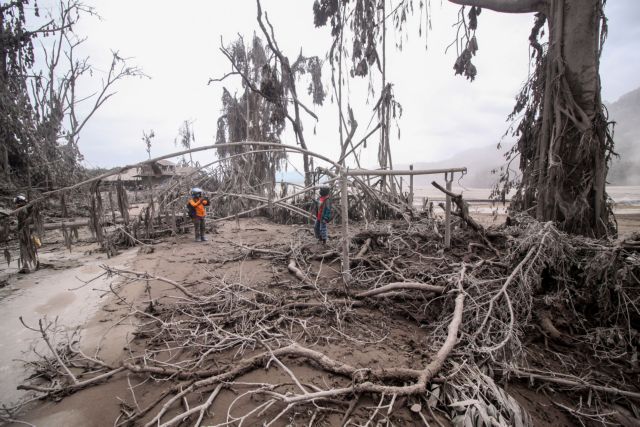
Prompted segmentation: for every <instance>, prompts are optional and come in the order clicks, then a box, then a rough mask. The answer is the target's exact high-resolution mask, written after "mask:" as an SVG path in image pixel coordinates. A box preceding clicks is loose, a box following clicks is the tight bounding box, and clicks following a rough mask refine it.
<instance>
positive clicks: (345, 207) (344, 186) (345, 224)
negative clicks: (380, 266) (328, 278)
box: [340, 171, 351, 286]
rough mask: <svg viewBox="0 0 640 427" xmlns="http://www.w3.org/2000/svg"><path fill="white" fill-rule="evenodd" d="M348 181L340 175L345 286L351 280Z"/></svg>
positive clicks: (342, 174) (344, 175)
mask: <svg viewBox="0 0 640 427" xmlns="http://www.w3.org/2000/svg"><path fill="white" fill-rule="evenodd" d="M348 191H349V190H348V180H347V174H346V173H345V171H342V172H341V173H340V197H341V200H340V204H341V208H342V279H343V280H344V283H345V286H348V283H349V281H350V280H351V277H350V276H351V274H350V271H349V240H350V239H349V196H348V193H347V192H348Z"/></svg>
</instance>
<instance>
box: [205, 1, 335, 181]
mask: <svg viewBox="0 0 640 427" xmlns="http://www.w3.org/2000/svg"><path fill="white" fill-rule="evenodd" d="M256 3H257V10H258V14H257V21H258V24H259V26H260V29H261V30H262V35H263V37H264V41H263V39H261V38H260V37H258V36H257V35H254V37H253V38H252V41H251V44H250V45H249V46H248V47H247V46H245V41H244V39H243V38H242V37H240V38H239V39H238V40H236V41H235V42H233V43H231V44H230V45H229V46H221V48H220V50H221V52H222V53H223V54H224V55H225V56H226V57H227V59H228V60H229V62H230V63H231V66H232V71H231V72H230V73H228V74H226V75H225V76H223V77H222V78H219V79H211V80H210V81H209V83H211V82H216V81H222V80H224V79H226V78H228V77H230V76H240V77H241V80H242V89H243V92H242V94H241V95H240V97H238V96H237V95H232V94H231V92H230V91H229V90H228V89H226V88H224V89H223V95H222V115H221V117H220V118H219V119H218V133H217V137H216V142H217V143H225V142H238V141H245V140H246V141H266V142H280V137H281V135H282V132H283V131H284V130H285V127H286V124H287V123H290V124H291V127H292V131H293V134H294V136H295V138H296V142H297V143H298V144H299V145H300V146H301V147H302V148H303V149H307V144H306V139H305V134H304V128H303V124H302V117H301V116H302V111H304V112H306V113H307V114H308V115H309V116H311V117H312V118H313V119H314V120H317V119H318V117H317V116H316V114H315V113H313V111H311V109H309V108H308V107H307V106H306V105H305V104H304V103H303V102H302V101H301V99H300V94H299V91H298V87H297V85H298V84H299V83H300V81H301V79H302V77H303V76H304V75H308V86H307V94H308V95H310V96H311V99H312V102H313V104H315V105H322V103H323V101H324V98H325V92H324V88H323V85H322V61H321V60H320V59H319V58H318V57H317V56H311V57H306V56H304V55H303V54H302V52H300V54H299V55H298V57H297V59H296V60H295V61H294V62H293V63H292V62H291V61H290V60H289V58H288V57H287V56H286V55H285V54H284V53H283V52H282V50H281V49H280V47H279V45H278V42H277V40H276V37H275V31H274V29H273V26H272V25H271V23H270V22H269V19H268V17H267V15H266V13H265V14H263V12H262V7H261V5H260V2H259V1H257V2H256ZM267 26H268V27H269V29H267ZM291 109H293V112H292V111H291ZM247 150H251V148H246V147H234V148H232V149H229V148H221V149H220V150H219V154H220V155H222V156H229V155H232V154H239V153H240V152H243V151H247ZM253 151H261V150H259V149H253ZM262 151H263V150H262ZM237 159H239V160H237V162H240V164H243V163H247V164H245V165H244V167H245V169H244V170H245V171H250V173H245V174H244V179H250V180H251V181H255V182H259V183H264V182H270V183H272V185H273V184H274V183H275V173H276V171H277V170H278V169H279V167H280V166H281V164H282V161H283V160H284V159H285V155H284V153H282V152H261V153H254V154H252V155H251V157H247V156H245V157H238V158H237ZM303 164H304V175H305V177H304V179H305V184H306V185H310V184H311V180H312V170H313V167H312V163H311V159H310V158H309V157H308V156H307V155H306V154H304V155H303ZM248 166H250V167H249V168H248V169H247V168H246V167H248Z"/></svg>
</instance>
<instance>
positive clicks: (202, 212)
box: [189, 199, 209, 218]
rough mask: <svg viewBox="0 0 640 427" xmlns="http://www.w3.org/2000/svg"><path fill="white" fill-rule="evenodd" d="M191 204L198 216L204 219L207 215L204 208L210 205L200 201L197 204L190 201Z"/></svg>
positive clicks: (202, 200)
mask: <svg viewBox="0 0 640 427" xmlns="http://www.w3.org/2000/svg"><path fill="white" fill-rule="evenodd" d="M189 204H190V205H191V206H193V208H194V209H195V210H196V216H199V217H200V218H204V216H205V215H206V214H207V213H206V211H205V210H204V207H205V206H206V205H208V204H209V203H207V201H206V200H204V199H198V201H197V202H196V201H195V200H193V199H189Z"/></svg>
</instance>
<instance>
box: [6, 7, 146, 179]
mask: <svg viewBox="0 0 640 427" xmlns="http://www.w3.org/2000/svg"><path fill="white" fill-rule="evenodd" d="M86 15H95V12H94V10H93V9H92V8H90V7H88V6H86V5H84V4H83V3H82V2H80V1H77V0H62V1H59V2H58V3H57V4H56V7H55V8H54V11H53V12H46V13H42V12H41V11H40V9H39V8H38V4H37V3H35V2H34V5H33V8H31V7H29V1H28V0H15V1H11V2H7V3H5V4H2V5H0V141H1V144H0V145H1V147H2V148H1V149H0V154H1V156H0V160H1V161H0V164H1V168H2V175H3V178H4V180H3V182H4V183H6V184H7V187H8V188H6V189H11V188H12V187H13V185H14V184H16V185H18V186H27V188H29V189H30V188H32V187H41V188H47V189H52V188H54V187H57V186H60V185H67V184H70V183H71V182H73V181H74V180H76V179H77V178H78V175H79V174H80V173H82V170H83V169H82V168H81V167H80V164H79V162H80V161H81V160H82V155H81V153H80V150H79V148H78V140H79V137H80V132H81V131H82V129H83V128H84V127H85V125H86V124H87V122H88V121H89V120H90V118H91V117H92V116H93V115H94V114H95V112H96V111H97V110H98V109H99V108H100V107H101V106H102V105H103V104H104V103H105V102H106V101H107V100H108V99H109V98H110V97H111V96H113V95H114V92H113V90H112V89H113V85H114V84H116V82H117V81H119V80H120V79H122V78H125V77H129V76H141V75H142V73H141V71H140V70H139V69H138V68H136V67H130V66H128V65H127V61H126V60H125V59H124V58H122V57H120V56H119V55H118V53H117V52H112V62H111V66H110V67H108V72H107V73H106V76H105V77H104V78H103V79H102V81H101V87H100V88H98V89H97V90H95V92H94V93H93V94H91V95H84V94H82V93H78V92H79V89H78V86H79V81H80V79H81V78H82V77H83V76H92V75H93V73H94V71H95V70H94V69H93V68H92V67H91V65H90V64H89V62H88V58H78V57H77V56H76V51H77V47H78V46H79V45H80V44H82V43H83V42H84V40H85V39H82V38H80V37H78V36H77V35H76V34H75V33H74V28H75V26H76V24H77V23H78V21H79V19H80V18H81V17H82V16H86ZM28 20H31V21H32V22H27V21H28ZM34 23H35V24H34ZM38 23H39V24H38ZM30 27H33V28H30ZM36 39H39V41H40V42H41V43H40V45H41V49H36V48H35V47H34V42H35V41H36ZM38 55H39V57H38V59H37V60H36V57H37V56H38ZM14 181H15V182H14Z"/></svg>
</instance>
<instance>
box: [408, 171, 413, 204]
mask: <svg viewBox="0 0 640 427" xmlns="http://www.w3.org/2000/svg"><path fill="white" fill-rule="evenodd" d="M409 170H410V171H411V172H413V165H410V166H409ZM409 206H411V207H412V208H413V175H409Z"/></svg>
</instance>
